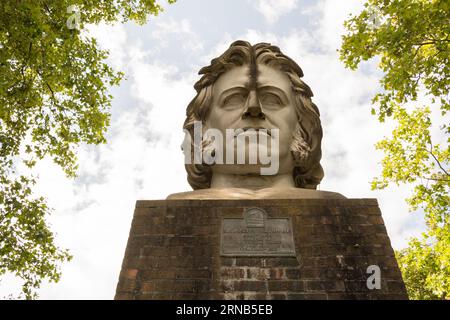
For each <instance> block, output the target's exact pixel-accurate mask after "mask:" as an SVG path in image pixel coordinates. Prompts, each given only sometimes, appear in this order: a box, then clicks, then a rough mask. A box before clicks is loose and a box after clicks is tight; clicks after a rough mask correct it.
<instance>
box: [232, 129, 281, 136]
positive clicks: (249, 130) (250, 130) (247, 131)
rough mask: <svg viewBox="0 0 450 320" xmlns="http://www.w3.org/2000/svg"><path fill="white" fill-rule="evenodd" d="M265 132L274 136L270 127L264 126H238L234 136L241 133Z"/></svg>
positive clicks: (258, 133)
mask: <svg viewBox="0 0 450 320" xmlns="http://www.w3.org/2000/svg"><path fill="white" fill-rule="evenodd" d="M243 133H245V134H257V135H260V134H265V135H268V136H272V133H271V132H270V129H268V128H263V127H243V128H238V129H235V134H234V136H235V137H237V136H238V135H240V134H243Z"/></svg>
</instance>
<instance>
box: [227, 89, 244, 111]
mask: <svg viewBox="0 0 450 320" xmlns="http://www.w3.org/2000/svg"><path fill="white" fill-rule="evenodd" d="M244 103H245V97H244V95H243V94H242V93H233V94H231V95H229V96H228V97H226V98H225V100H224V101H223V107H224V108H227V109H233V108H237V107H241V106H243V105H244Z"/></svg>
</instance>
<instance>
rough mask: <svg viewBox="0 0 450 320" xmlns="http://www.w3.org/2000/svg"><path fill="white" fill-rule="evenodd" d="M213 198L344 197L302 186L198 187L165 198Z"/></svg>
mask: <svg viewBox="0 0 450 320" xmlns="http://www.w3.org/2000/svg"><path fill="white" fill-rule="evenodd" d="M182 199H186V200H187V199H196V200H202V199H203V200H214V199H221V200H223V199H346V197H345V196H343V195H342V194H340V193H337V192H331V191H322V190H311V189H302V188H265V189H259V190H251V189H244V188H220V189H219V188H217V189H200V190H195V191H189V192H180V193H173V194H171V195H169V196H168V197H167V200H182Z"/></svg>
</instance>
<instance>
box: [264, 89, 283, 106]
mask: <svg viewBox="0 0 450 320" xmlns="http://www.w3.org/2000/svg"><path fill="white" fill-rule="evenodd" d="M260 101H261V104H262V105H263V106H268V107H278V106H282V105H283V102H282V101H281V99H280V97H278V96H277V95H276V94H274V93H271V92H266V93H263V94H262V96H261V98H260Z"/></svg>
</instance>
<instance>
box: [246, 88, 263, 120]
mask: <svg viewBox="0 0 450 320" xmlns="http://www.w3.org/2000/svg"><path fill="white" fill-rule="evenodd" d="M247 118H258V119H265V118H266V115H265V114H264V112H263V111H262V109H261V103H259V99H258V95H257V94H256V91H255V90H252V91H250V93H249V95H248V98H247V108H246V109H245V112H244V114H243V115H242V119H247Z"/></svg>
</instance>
